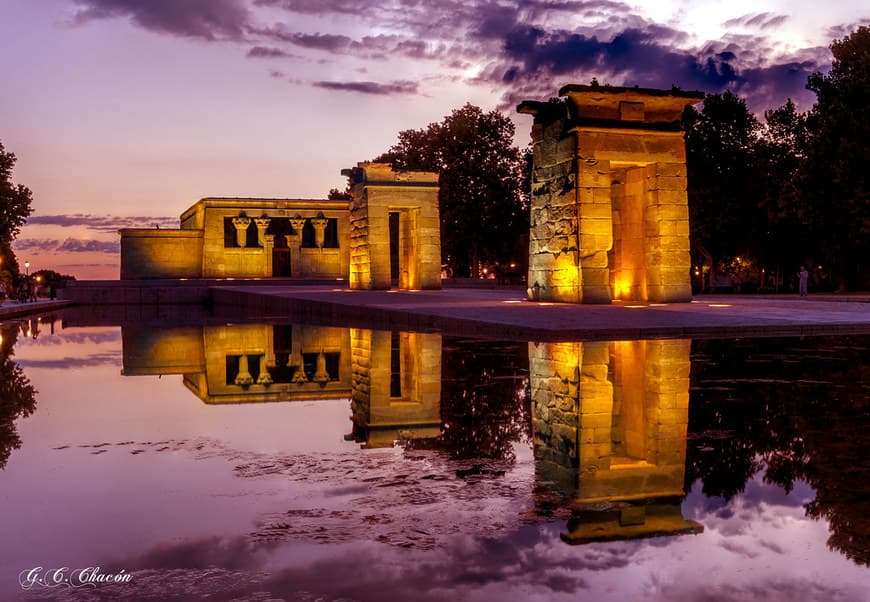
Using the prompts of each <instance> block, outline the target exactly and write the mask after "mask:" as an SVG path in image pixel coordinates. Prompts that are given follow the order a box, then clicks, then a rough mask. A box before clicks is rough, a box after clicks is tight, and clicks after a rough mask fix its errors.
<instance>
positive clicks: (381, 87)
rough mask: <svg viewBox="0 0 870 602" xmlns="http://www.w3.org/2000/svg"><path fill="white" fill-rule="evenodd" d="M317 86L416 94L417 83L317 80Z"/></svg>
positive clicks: (362, 91) (364, 92) (341, 90)
mask: <svg viewBox="0 0 870 602" xmlns="http://www.w3.org/2000/svg"><path fill="white" fill-rule="evenodd" d="M313 85H314V86H315V87H317V88H325V89H327V90H336V91H339V92H357V93H359V94H378V95H391V94H416V93H417V87H418V85H417V83H416V82H411V81H394V82H392V83H389V84H379V83H377V82H330V81H319V82H314V84H313Z"/></svg>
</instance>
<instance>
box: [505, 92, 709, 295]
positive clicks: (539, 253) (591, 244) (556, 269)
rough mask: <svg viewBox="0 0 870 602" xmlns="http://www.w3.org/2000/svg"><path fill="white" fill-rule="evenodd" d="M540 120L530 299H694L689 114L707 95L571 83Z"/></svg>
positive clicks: (533, 107)
mask: <svg viewBox="0 0 870 602" xmlns="http://www.w3.org/2000/svg"><path fill="white" fill-rule="evenodd" d="M559 95H560V96H561V97H565V98H563V99H562V100H558V99H554V100H551V101H549V102H538V101H525V102H523V103H521V104H520V105H519V107H517V110H518V111H519V112H520V113H526V114H530V115H533V116H534V125H533V127H532V144H533V147H534V171H533V175H532V201H531V206H532V207H531V210H532V214H531V231H530V236H529V277H528V285H529V289H528V295H529V299H531V300H537V301H561V302H569V303H610V302H611V301H612V300H613V299H621V300H625V301H640V302H659V303H662V302H688V301H690V300H691V296H692V287H691V280H690V278H691V276H690V268H691V261H690V258H689V208H688V202H687V197H686V148H685V142H684V139H683V133H682V131H681V125H680V124H681V117H682V113H683V110H684V109H685V108H686V106H688V105H691V104H695V103H697V102H700V101H701V100H703V98H704V95H703V93H702V92H684V91H680V90H669V91H665V90H651V89H643V88H614V87H610V86H599V85H591V86H581V85H568V86H565V87H563V88H562V89H561V90H559Z"/></svg>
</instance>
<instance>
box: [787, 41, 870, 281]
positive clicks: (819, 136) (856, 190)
mask: <svg viewBox="0 0 870 602" xmlns="http://www.w3.org/2000/svg"><path fill="white" fill-rule="evenodd" d="M831 51H832V52H833V55H834V61H833V63H832V66H831V70H830V71H829V72H828V73H827V74H822V73H815V74H813V75H812V76H810V78H809V81H808V83H807V88H808V89H810V90H812V91H813V92H815V93H816V95H817V97H818V98H817V101H816V104H815V105H814V106H813V109H812V111H811V112H810V116H809V120H808V128H809V131H810V144H809V150H808V154H807V161H806V166H805V169H803V170H802V172H803V178H802V180H801V182H800V186H801V195H802V196H803V199H804V203H805V204H806V206H807V207H808V208H809V214H808V216H807V221H808V223H809V225H810V226H811V236H812V239H813V244H814V245H816V246H817V248H818V249H819V251H820V252H821V253H824V254H825V255H826V256H827V257H829V259H828V261H830V263H831V266H830V267H831V269H832V270H833V272H834V274H835V277H836V278H837V279H838V281H839V284H840V288H841V289H842V288H846V287H860V288H864V287H866V286H870V279H868V271H870V269H868V268H870V266H868V265H867V261H868V257H870V188H868V181H867V165H868V164H870V120H868V119H867V115H868V109H870V27H867V26H862V27H860V28H858V29H857V30H856V31H855V32H854V33H852V34H851V35H850V36H847V37H846V38H844V39H842V40H835V41H834V43H833V44H832V45H831Z"/></svg>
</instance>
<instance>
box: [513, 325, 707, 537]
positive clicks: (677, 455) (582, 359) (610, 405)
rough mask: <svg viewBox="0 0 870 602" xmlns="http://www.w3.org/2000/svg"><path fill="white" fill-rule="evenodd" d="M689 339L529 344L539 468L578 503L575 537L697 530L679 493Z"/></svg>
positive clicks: (572, 530)
mask: <svg viewBox="0 0 870 602" xmlns="http://www.w3.org/2000/svg"><path fill="white" fill-rule="evenodd" d="M690 347H691V342H690V341H620V342H613V343H607V342H586V343H539V344H535V343H530V344H529V375H530V385H531V391H532V424H533V430H534V445H535V458H536V470H537V471H538V477H539V479H541V480H544V481H548V482H554V483H557V484H558V485H559V486H560V487H561V488H562V490H563V491H565V492H567V493H568V494H569V495H570V496H571V498H572V500H573V502H572V507H573V508H574V510H575V513H574V516H573V518H572V520H571V522H570V523H569V525H568V533H566V534H565V535H564V536H563V537H564V538H565V539H566V540H568V541H571V542H581V541H592V540H606V539H620V538H627V537H644V536H651V535H658V534H673V533H685V532H697V531H698V530H699V529H700V527H699V525H697V524H696V523H693V522H692V521H686V520H684V519H683V518H682V515H681V513H680V509H679V501H680V500H681V499H682V498H683V497H684V495H685V492H684V490H683V486H684V479H685V462H686V429H687V425H688V408H689V370H690V360H689V351H690Z"/></svg>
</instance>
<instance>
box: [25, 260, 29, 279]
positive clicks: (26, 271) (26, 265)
mask: <svg viewBox="0 0 870 602" xmlns="http://www.w3.org/2000/svg"><path fill="white" fill-rule="evenodd" d="M24 275H25V276H30V262H29V261H25V262H24Z"/></svg>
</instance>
